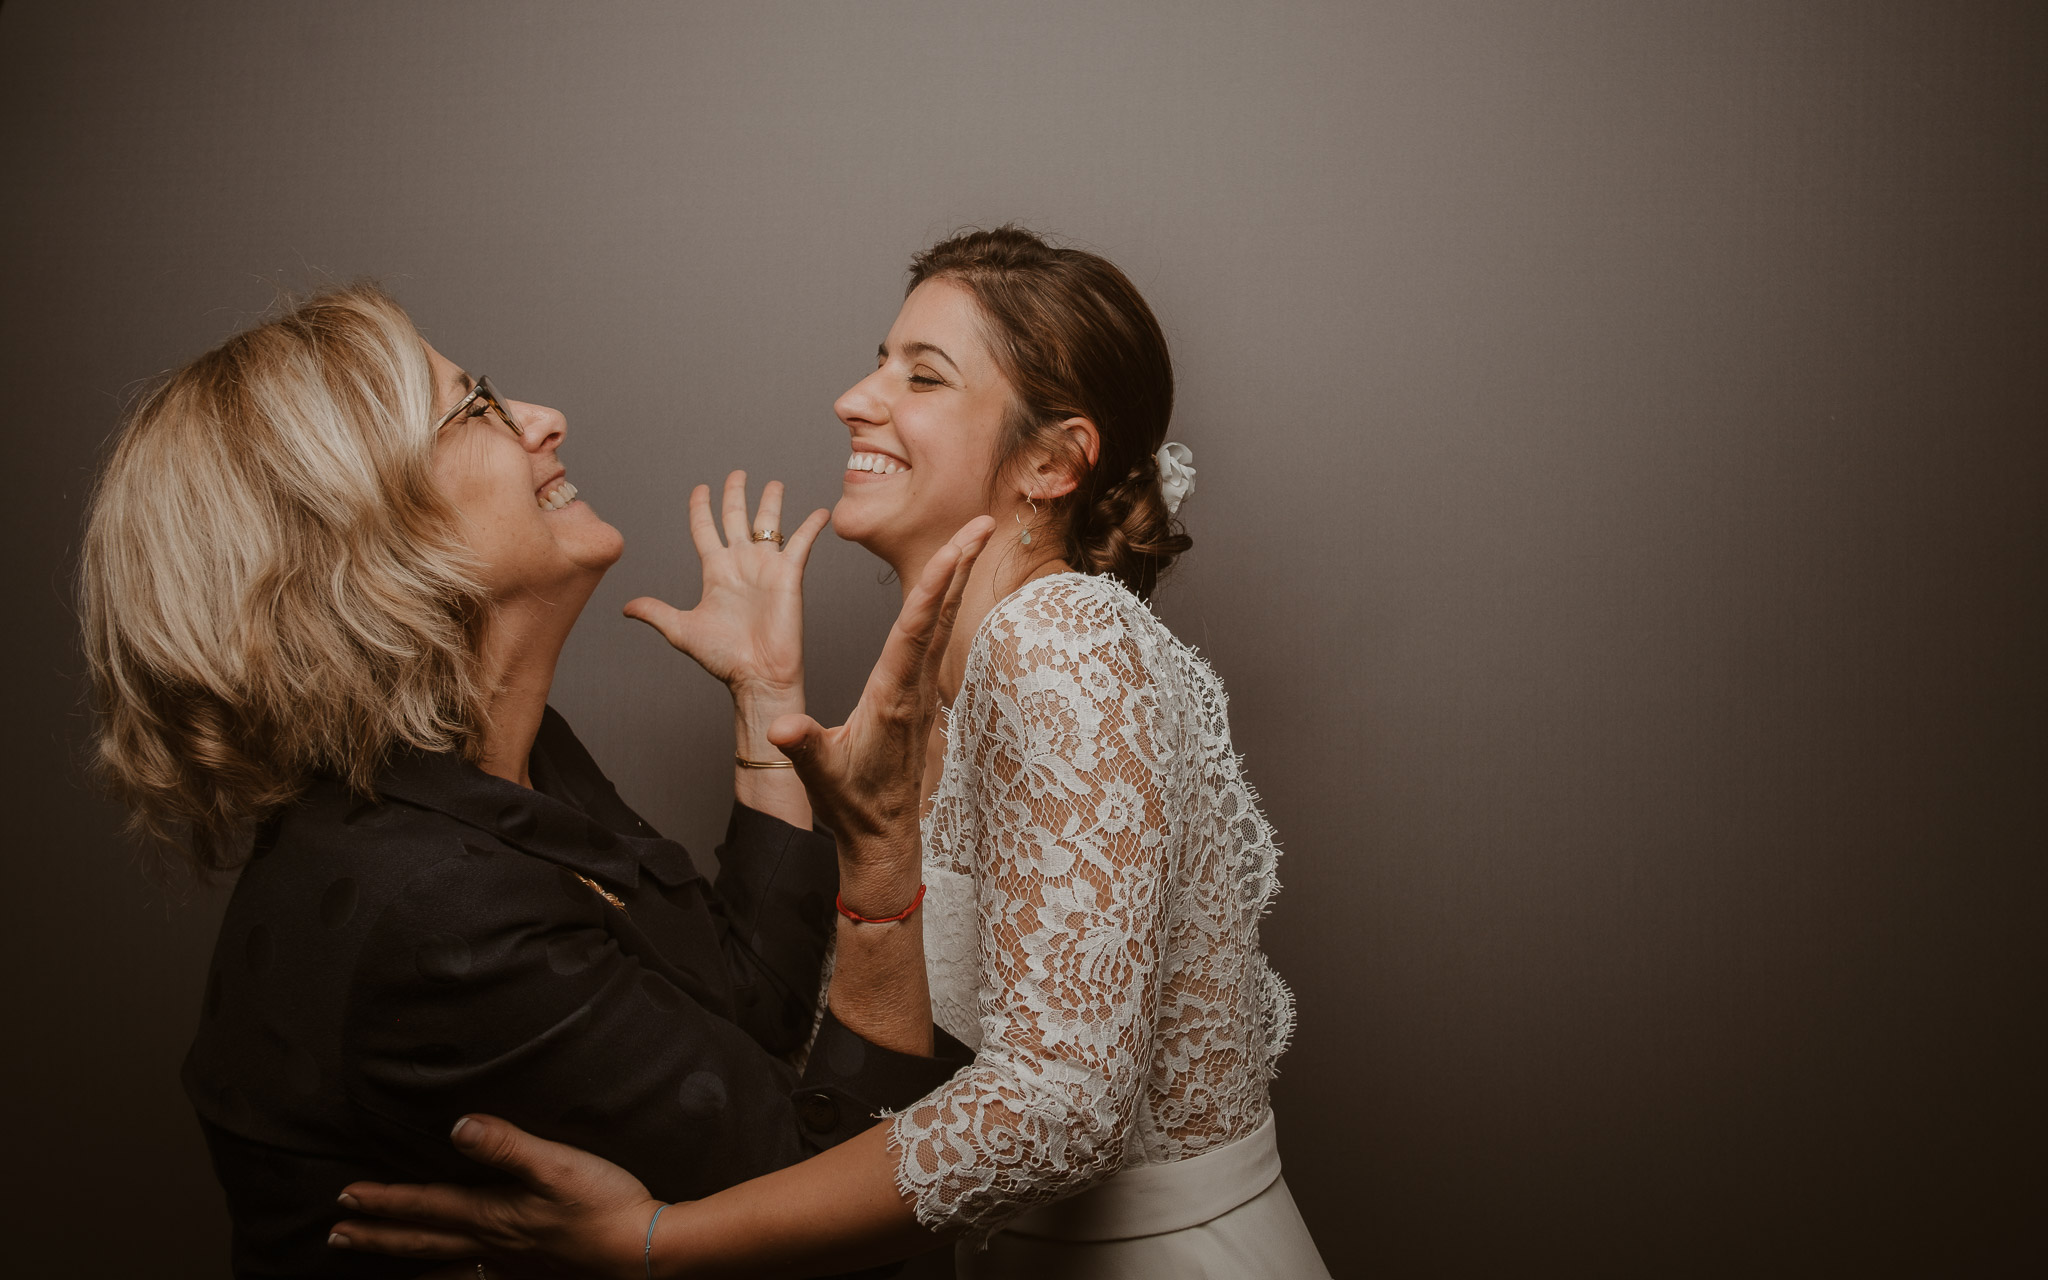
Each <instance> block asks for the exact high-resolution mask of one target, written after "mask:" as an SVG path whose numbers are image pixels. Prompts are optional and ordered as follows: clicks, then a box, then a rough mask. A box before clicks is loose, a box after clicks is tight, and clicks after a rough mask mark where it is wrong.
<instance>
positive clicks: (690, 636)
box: [625, 471, 831, 826]
mask: <svg viewBox="0 0 2048 1280" xmlns="http://www.w3.org/2000/svg"><path fill="white" fill-rule="evenodd" d="M782 498H783V488H782V482H781V481H779V480H770V481H769V482H768V483H767V484H766V485H764V486H763V487H762V489H761V503H760V506H759V508H758V509H757V510H756V512H755V514H754V519H753V521H752V522H751V523H749V522H748V520H747V473H746V472H744V471H735V472H733V473H732V474H731V475H729V476H727V477H726V479H725V493H724V496H723V499H722V508H723V514H722V519H723V523H724V531H725V538H724V540H723V541H720V539H719V526H718V524H717V523H716V522H714V521H713V520H712V517H711V489H710V486H708V485H701V484H700V485H698V486H697V487H696V488H695V489H693V490H691V491H690V539H691V541H692V542H693V543H694V544H695V545H696V548H697V557H698V560H699V561H700V562H701V564H702V566H703V574H704V586H703V594H702V596H701V597H700V598H699V599H698V601H697V605H696V607H695V608H692V609H678V608H676V607H675V606H674V605H671V604H668V603H666V602H664V601H662V600H659V599H656V598H655V597H653V596H641V597H639V598H637V599H635V600H631V601H629V602H628V603H627V604H626V609H625V613H626V616H627V617H629V618H636V619H638V620H640V621H641V622H644V623H646V624H647V625H648V626H650V627H653V628H654V629H655V630H656V631H659V632H660V633H661V634H662V636H663V638H664V639H666V640H667V641H668V642H669V643H670V644H672V645H674V646H675V647H676V648H677V649H679V650H681V651H682V652H684V653H686V654H688V655H690V657H692V658H694V659H695V660H696V661H697V664H698V665H699V666H701V667H703V668H704V669H705V670H706V671H708V672H710V673H711V674H712V675H714V676H716V677H717V678H718V679H719V680H720V681H722V682H723V683H724V684H725V686H726V687H727V688H728V689H730V690H731V691H732V699H733V732H734V739H735V741H734V755H735V761H734V769H735V770H736V773H735V775H734V780H733V787H734V792H735V794H736V795H737V796H738V798H739V800H740V802H741V803H743V804H745V805H748V806H749V807H751V808H754V809H758V810H760V811H762V812H764V813H772V814H774V815H775V816H776V817H779V818H782V819H784V820H785V821H788V822H790V823H792V824H794V825H797V826H809V825H810V821H811V814H810V807H809V805H808V803H807V802H806V800H805V798H804V794H803V789H802V787H801V786H799V785H798V784H797V782H796V781H795V779H794V778H792V777H791V776H790V773H789V770H788V769H787V767H784V766H783V765H782V761H783V756H782V754H781V752H779V751H777V750H776V749H775V747H774V746H773V744H772V743H771V742H770V741H769V739H768V735H767V730H768V726H769V725H770V724H771V723H772V722H773V721H774V720H775V719H776V717H778V716H782V715H788V714H791V713H801V712H802V711H803V709H804V604H803V581H804V567H805V565H806V564H807V563H808V562H809V560H810V555H811V548H812V547H813V546H814V545H816V543H817V540H818V534H819V533H820V532H822V531H823V530H824V528H825V525H826V523H827V522H828V521H829V520H830V519H831V514H830V513H829V512H827V511H825V510H823V509H820V510H817V511H813V512H812V513H811V514H810V515H809V516H808V517H806V518H805V520H804V522H803V523H802V524H801V525H799V526H797V528H796V530H795V531H794V532H792V533H789V534H784V533H783V531H782V528H781V519H782ZM741 761H753V762H755V763H754V767H749V766H748V765H746V764H742V763H740V762H741ZM764 765H765V766H767V767H765V768H764V767H760V766H764Z"/></svg>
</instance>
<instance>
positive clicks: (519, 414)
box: [505, 400, 569, 453]
mask: <svg viewBox="0 0 2048 1280" xmlns="http://www.w3.org/2000/svg"><path fill="white" fill-rule="evenodd" d="M505 407H506V408H508V409H510V410H511V411H512V416H513V417H515V418H517V419H519V443H521V444H523V445H525V446H526V451H527V452H528V453H546V452H548V451H549V450H552V449H559V448H561V447H562V441H563V440H564V439H565V438H566V437H567V436H568V434H569V420H568V419H567V418H565V417H563V416H562V411H561V410H560V409H550V408H548V407H547V406H546V405H544V404H528V403H527V402H526V401H524V400H511V401H508V402H507V403H506V406H505Z"/></svg>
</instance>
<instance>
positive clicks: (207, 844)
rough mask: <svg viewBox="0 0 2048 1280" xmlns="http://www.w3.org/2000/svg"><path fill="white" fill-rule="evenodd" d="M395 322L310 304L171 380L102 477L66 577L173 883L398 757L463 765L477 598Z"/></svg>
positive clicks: (108, 763)
mask: <svg viewBox="0 0 2048 1280" xmlns="http://www.w3.org/2000/svg"><path fill="white" fill-rule="evenodd" d="M433 411H434V390H433V374H432V370H431V368H430V367H429V365H428V362H427V355H426V347H425V344H424V342H423V341H422V339H421V338H420V335H419V332H418V330H416V329H414V328H413V324H412V321H411V319H410V318H409V317H407V315H406V314H405V312H404V311H403V310H402V309H401V308H400V307H399V305H398V304H397V303H396V302H394V301H393V300H392V299H391V298H390V297H389V296H388V295H386V294H385V293H384V292H383V291H382V290H381V289H379V288H377V287H376V286H374V285H367V284H358V285H352V286H350V287H347V288H343V289H338V290H334V291H332V292H327V293H322V294H318V295H316V296H313V297H311V298H308V299H306V300H305V301H303V302H300V303H298V304H297V305H295V306H293V307H291V308H290V310H289V311H288V312H287V313H285V314H284V315H282V316H279V317H278V318H276V319H274V320H270V321H268V322H267V323H264V324H260V325H258V326H256V327H255V328H252V329H249V330H247V331H246V332H244V333H241V334H238V335H237V336H235V337H234V338H231V339H229V340H228V341H227V342H226V343H224V344H223V345H222V346H220V347H219V348H217V349H216V350H213V351H210V352H208V353H207V354H205V355H203V356H201V357H199V358H198V359H197V360H194V361H193V362H192V363H191V364H189V365H187V366H185V367H184V368H183V369H180V370H178V371H177V372H176V373H173V374H171V375H170V376H169V377H168V378H166V379H165V380H164V381H163V382H162V383H161V384H160V385H158V386H157V387H155V388H154V389H153V390H151V391H150V392H149V393H148V394H146V395H145V396H143V397H142V398H141V400H140V401H139V402H138V403H137V404H136V406H135V408H134V410H133V411H132V412H131V413H130V415H129V416H128V420H127V422H126V424H125V426H124V427H123V429H122V431H121V433H120V435H119V437H118V439H117V441H116V443H115V445H114V447H113V450H112V453H111V455H110V457H109V458H108V460H107V463H106V466H105V468H104V469H103V470H102V471H101V473H100V478H99V483H98V486H97V488H96V490H95V492H94V494H93V498H92V502H91V506H90V513H89V516H88V521H87V527H86V534H85V550H84V555H83V559H82V563H81V566H80V575H79V595H80V610H79V611H80V615H81V617H82V619H83V622H84V628H85V652H86V655H87V658H88V660H89V661H90V664H91V669H92V682H93V693H94V700H95V704H96V706H95V709H96V711H97V713H98V717H99V718H98V726H97V729H98V737H97V748H98V762H99V765H100V767H101V769H102V771H103V774H104V776H105V777H106V779H107V781H108V782H109V783H110V785H111V787H112V789H113V790H114V791H115V793H116V794H118V795H119V796H120V798H121V799H122V800H123V801H125V802H126V804H127V805H128V806H129V809H130V812H131V815H132V817H131V826H132V828H133V829H134V830H136V831H137V832H138V833H140V834H142V835H144V836H145V837H148V838H150V840H151V843H152V845H153V847H154V848H155V849H157V850H158V851H159V852H160V853H161V854H163V855H165V861H166V862H167V863H169V864H171V865H176V864H178V863H181V862H182V863H185V864H187V865H189V866H190V867H191V868H192V869H194V870H197V871H199V872H200V873H201V874H204V873H207V872H210V871H219V870H225V869H228V868H230V867H233V866H235V865H236V864H237V863H239V862H240V861H241V860H242V859H243V857H244V856H246V848H247V844H248V832H249V830H250V829H251V827H252V825H253V824H254V823H255V822H256V821H257V820H259V819H261V818H262V817H263V816H264V815H265V814H266V813H268V812H269V811H271V810H273V809H275V808H276V807H277V806H279V805H282V804H285V803H287V802H288V801H290V800H292V799H293V798H294V797H296V796H297V795H299V794H300V793H301V792H302V791H303V790H304V788H305V786H306V785H307V783H308V782H309V781H310V780H311V779H312V778H313V777H314V776H315V775H316V774H322V773H325V774H332V775H334V776H337V777H339V778H341V779H342V780H343V781H344V782H346V783H347V784H348V785H349V786H350V787H352V788H354V789H355V790H356V791H358V792H361V793H363V794H365V795H367V794H370V792H371V789H372V788H371V784H372V782H373V780H374V778H375V777H376V774H377V772H378V770H379V769H380V768H381V767H382V765H383V764H384V763H385V761H386V760H387V758H388V757H389V756H390V755H391V754H392V752H393V751H395V750H397V749H400V748H402V747H415V748H418V749H420V750H424V751H447V750H451V749H453V750H459V751H462V752H464V753H465V754H468V755H471V756H473V755H474V754H475V751H476V746H477V743H478V741H479V738H480V735H481V731H482V727H483V722H484V715H485V691H484V689H483V687H482V683H481V678H480V673H479V665H478V652H479V647H480V644H481V640H482V629H483V625H484V621H485V617H486V597H485V593H484V590H483V588H482V586H481V585H480V583H479V581H478V578H477V572H476V567H475V563H474V561H473V559H472V557H471V556H470V554H469V552H468V550H467V549H466V547H465V546H464V544H463V543H462V541H461V539H460V537H459V536H458V535H457V532H456V528H457V527H456V524H455V521H454V513H453V512H452V510H451V509H450V508H449V506H448V504H447V503H446V501H445V500H444V499H443V498H442V496H441V494H440V492H439V491H438V490H437V489H436V487H435V485H434V483H433V480H432V476H431V473H430V461H431V457H432V452H433V445H434V440H433V425H434V412H433Z"/></svg>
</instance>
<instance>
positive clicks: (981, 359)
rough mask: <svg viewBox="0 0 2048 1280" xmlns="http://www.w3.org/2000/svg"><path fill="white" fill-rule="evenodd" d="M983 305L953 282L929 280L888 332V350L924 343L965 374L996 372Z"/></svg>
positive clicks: (913, 292)
mask: <svg viewBox="0 0 2048 1280" xmlns="http://www.w3.org/2000/svg"><path fill="white" fill-rule="evenodd" d="M983 324H984V322H983V319H982V314H981V304H980V303H978V302H976V301H975V300H974V295H973V294H971V293H969V292H967V290H965V289H963V288H961V287H960V286H959V285H957V284H954V283H953V282H952V281H950V280H927V281H925V282H924V283H923V284H920V285H919V286H917V288H915V289H912V290H911V291H910V296H909V297H907V298H905V299H904V300H903V310H901V311H899V312H897V313H896V323H895V324H894V325H892V326H890V328H889V346H890V347H891V348H892V349H900V348H902V347H903V346H904V345H906V344H908V343H914V342H925V343H930V344H931V345H933V346H936V347H939V348H941V349H943V350H944V351H945V353H946V354H947V355H949V356H951V357H952V358H953V360H954V361H955V363H957V364H958V365H959V366H960V368H961V371H962V372H972V371H974V370H976V369H977V368H979V369H993V367H994V361H993V359H992V358H991V357H990V355H989V351H988V341H987V338H986V336H985V332H984V328H983Z"/></svg>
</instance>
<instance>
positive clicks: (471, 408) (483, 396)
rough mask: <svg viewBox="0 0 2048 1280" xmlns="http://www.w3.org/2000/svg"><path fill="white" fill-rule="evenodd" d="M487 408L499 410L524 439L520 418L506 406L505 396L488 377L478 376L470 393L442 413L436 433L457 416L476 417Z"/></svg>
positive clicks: (500, 415) (435, 428) (509, 425)
mask: <svg viewBox="0 0 2048 1280" xmlns="http://www.w3.org/2000/svg"><path fill="white" fill-rule="evenodd" d="M487 409H495V410H497V411H498V417H499V418H500V419H502V420H503V421H504V423H505V425H506V426H508V427H510V428H512V434H513V435H515V436H519V437H521V438H522V439H523V438H524V437H525V435H526V433H525V432H524V431H521V430H520V429H519V421H518V419H516V418H514V417H513V416H512V411H511V410H510V409H507V408H506V407H505V398H504V397H503V396H501V395H499V394H498V389H497V388H496V387H494V386H492V385H491V380H490V378H488V377H480V378H478V379H477V380H476V385H475V386H473V387H471V388H470V389H469V394H468V395H466V396H464V397H462V399H461V400H460V401H459V402H458V403H457V404H456V406H455V407H454V408H453V409H450V410H449V411H448V412H446V413H444V414H442V415H441V420H440V421H439V422H437V423H435V424H434V434H436V435H439V434H440V433H441V428H443V427H445V426H447V425H448V424H449V423H451V422H453V421H455V420H456V419H457V418H474V417H476V416H477V415H478V414H480V413H482V412H484V411H485V410H487Z"/></svg>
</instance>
